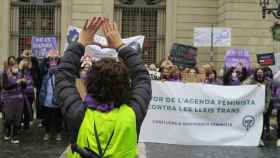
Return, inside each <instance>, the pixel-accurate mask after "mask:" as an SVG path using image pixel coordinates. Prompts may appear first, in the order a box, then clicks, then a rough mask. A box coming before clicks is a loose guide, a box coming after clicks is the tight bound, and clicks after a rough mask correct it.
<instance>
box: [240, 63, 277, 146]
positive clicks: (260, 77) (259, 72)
mask: <svg viewBox="0 0 280 158" xmlns="http://www.w3.org/2000/svg"><path fill="white" fill-rule="evenodd" d="M243 84H261V85H265V108H264V116H263V117H264V124H263V133H262V140H260V146H264V142H263V140H264V139H265V136H266V135H269V134H268V133H269V130H270V123H269V122H270V115H271V112H270V111H271V109H272V107H271V106H272V104H271V98H272V89H271V80H268V79H267V78H266V77H265V74H264V70H263V68H261V67H258V68H256V69H255V72H254V77H253V78H249V79H247V80H246V81H244V83H243Z"/></svg>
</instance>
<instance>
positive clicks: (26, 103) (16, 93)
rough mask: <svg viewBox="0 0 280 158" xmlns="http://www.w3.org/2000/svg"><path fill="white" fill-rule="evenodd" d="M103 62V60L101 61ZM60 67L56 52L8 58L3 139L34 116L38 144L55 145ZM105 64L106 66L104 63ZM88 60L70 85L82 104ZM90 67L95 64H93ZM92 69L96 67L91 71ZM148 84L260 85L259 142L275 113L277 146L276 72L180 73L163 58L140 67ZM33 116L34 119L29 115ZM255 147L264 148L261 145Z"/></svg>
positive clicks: (14, 138) (207, 69)
mask: <svg viewBox="0 0 280 158" xmlns="http://www.w3.org/2000/svg"><path fill="white" fill-rule="evenodd" d="M106 62H109V61H106ZM59 63H60V56H59V53H58V51H55V50H52V51H50V52H49V53H48V56H47V58H45V59H40V60H39V59H36V58H35V57H32V51H31V50H24V51H23V52H22V54H21V55H20V57H18V58H16V57H14V56H10V57H9V58H8V59H7V61H6V62H5V64H4V65H5V66H4V70H3V71H2V72H1V75H0V76H1V83H0V85H1V106H0V108H1V112H2V114H3V119H4V121H3V122H4V123H3V126H4V135H5V136H4V140H6V141H11V143H15V144H17V143H19V142H20V141H19V138H18V133H19V131H20V130H21V129H26V130H27V129H29V128H30V122H32V121H33V119H34V118H35V117H34V116H36V118H37V119H39V120H40V121H41V123H42V125H43V126H44V128H45V134H44V137H43V138H42V140H44V141H48V140H49V139H50V138H51V136H52V133H53V134H55V135H54V136H55V139H56V140H57V141H61V139H62V138H61V130H62V126H63V123H64V121H63V117H62V113H61V109H60V106H59V104H60V103H59V101H58V98H57V97H56V95H54V94H55V93H54V91H55V85H56V84H55V80H56V76H55V75H54V74H55V72H56V71H57V68H58V65H59ZM107 64H108V63H107ZM92 65H93V57H92V56H91V55H90V54H85V55H84V56H83V57H82V58H81V60H80V75H79V77H80V78H79V79H78V80H77V81H76V85H77V87H78V91H79V94H80V96H81V98H85V99H88V97H87V93H86V90H85V89H86V88H85V80H86V78H87V77H88V76H87V74H88V73H87V72H89V71H91V67H92ZM95 66H96V65H95ZM96 68H98V65H97V67H96ZM146 69H147V70H148V71H149V73H150V78H151V79H152V80H161V81H163V82H164V81H172V82H184V83H205V84H214V85H224V86H239V85H248V84H261V85H265V86H266V99H265V111H264V128H263V134H262V140H264V139H266V138H267V137H269V136H270V135H271V132H270V118H271V115H272V111H273V109H276V111H277V122H278V130H277V139H278V140H277V143H276V144H277V146H279V147H280V128H279V127H280V71H279V72H278V73H276V74H273V72H272V70H271V69H270V68H269V67H261V66H255V67H254V68H251V69H248V68H246V67H245V66H244V65H243V64H242V63H238V64H237V65H236V66H235V67H230V68H224V69H223V70H222V71H219V72H217V71H216V70H215V68H214V66H213V65H211V64H205V65H202V66H200V67H189V68H185V69H180V68H178V67H177V66H176V64H173V63H172V61H171V60H170V59H169V58H165V59H163V60H162V61H161V62H160V63H159V64H158V65H156V64H150V65H146ZM34 113H36V114H34ZM262 140H261V141H260V145H264V144H263V141H262Z"/></svg>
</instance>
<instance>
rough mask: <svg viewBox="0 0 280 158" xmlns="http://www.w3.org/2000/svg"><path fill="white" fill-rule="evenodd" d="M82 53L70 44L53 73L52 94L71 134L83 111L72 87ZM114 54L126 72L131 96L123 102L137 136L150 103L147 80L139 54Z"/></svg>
mask: <svg viewBox="0 0 280 158" xmlns="http://www.w3.org/2000/svg"><path fill="white" fill-rule="evenodd" d="M84 52H85V47H84V46H83V45H81V44H79V43H74V44H72V45H70V46H69V47H68V49H67V50H66V51H65V53H64V56H63V57H62V59H61V62H60V66H59V68H58V70H57V71H56V73H55V76H56V80H55V87H56V88H55V94H56V95H57V97H58V101H59V102H60V104H61V105H62V113H63V115H64V117H65V118H66V120H67V122H68V125H69V127H70V129H71V132H74V133H75V134H77V133H78V130H79V127H80V125H81V123H82V121H83V118H84V112H85V109H86V105H84V104H83V101H82V99H81V97H80V94H79V93H78V91H77V88H76V86H75V78H77V77H78V75H79V70H80V58H81V57H82V56H83V55H84ZM118 55H119V57H120V58H121V59H122V60H123V62H124V63H125V64H126V66H127V67H128V69H129V73H130V77H131V85H132V89H131V92H130V93H129V94H131V95H130V97H129V98H127V99H126V102H124V103H126V104H127V105H129V106H131V107H132V108H133V110H134V112H135V114H136V119H137V120H136V123H137V131H138V135H139V132H140V128H141V124H142V122H143V120H144V118H145V116H146V112H147V109H148V106H149V103H150V100H151V95H152V89H151V80H150V77H149V73H148V71H147V70H146V68H145V66H144V64H143V62H142V60H141V57H140V53H139V52H137V51H136V50H135V49H133V48H131V47H125V48H122V49H121V50H120V51H119V54H118ZM72 134H73V133H72Z"/></svg>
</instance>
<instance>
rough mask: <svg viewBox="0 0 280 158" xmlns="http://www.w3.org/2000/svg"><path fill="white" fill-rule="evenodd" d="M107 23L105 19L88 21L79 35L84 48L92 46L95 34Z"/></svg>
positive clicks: (96, 18)
mask: <svg viewBox="0 0 280 158" xmlns="http://www.w3.org/2000/svg"><path fill="white" fill-rule="evenodd" d="M104 21H105V18H103V17H93V18H91V19H90V20H88V19H87V20H86V22H85V24H84V27H83V29H82V31H81V32H80V35H79V40H78V42H79V43H81V44H82V45H84V46H87V45H90V44H92V43H93V42H94V41H93V38H94V35H95V33H96V32H97V31H98V29H99V28H100V26H101V25H102V23H103V22H104Z"/></svg>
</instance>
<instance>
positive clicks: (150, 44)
mask: <svg viewBox="0 0 280 158" xmlns="http://www.w3.org/2000/svg"><path fill="white" fill-rule="evenodd" d="M149 1H150V3H149ZM165 5H166V2H165V0H115V10H114V19H115V21H117V23H118V27H119V28H120V30H121V33H122V36H123V37H124V38H126V37H130V36H135V35H144V36H145V42H144V49H143V51H142V52H141V55H142V58H143V60H144V62H145V63H146V64H151V63H158V62H159V61H160V60H161V59H162V58H163V57H164V54H165V28H166V27H165V26H166V19H165V18H166V15H165V13H166V6H165Z"/></svg>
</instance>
